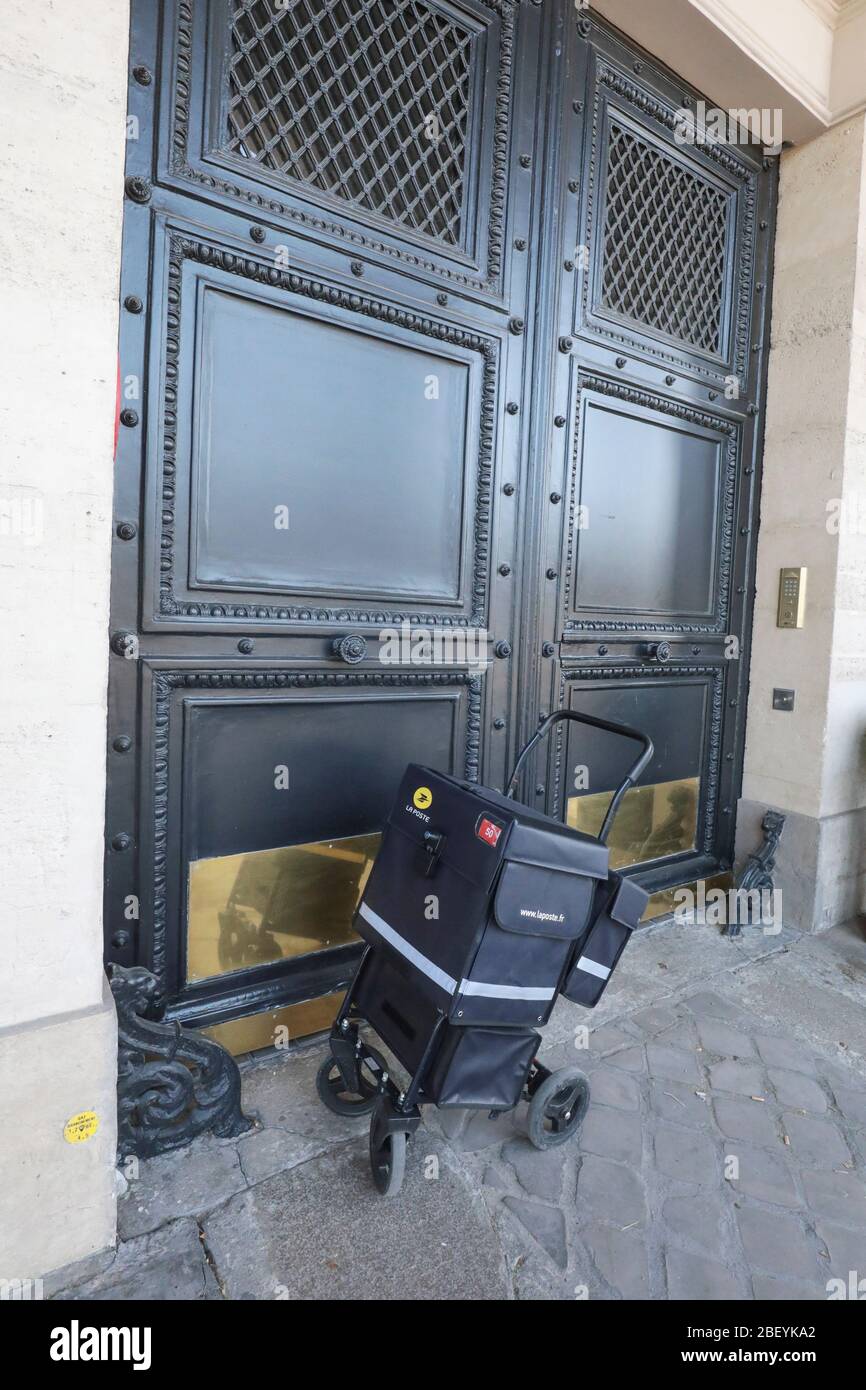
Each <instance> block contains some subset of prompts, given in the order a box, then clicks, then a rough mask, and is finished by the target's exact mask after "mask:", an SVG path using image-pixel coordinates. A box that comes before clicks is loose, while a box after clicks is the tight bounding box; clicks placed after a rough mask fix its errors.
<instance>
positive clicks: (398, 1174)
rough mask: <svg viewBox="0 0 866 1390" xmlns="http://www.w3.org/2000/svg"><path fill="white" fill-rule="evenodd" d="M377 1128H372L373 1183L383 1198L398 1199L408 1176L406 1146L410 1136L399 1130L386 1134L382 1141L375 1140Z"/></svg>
mask: <svg viewBox="0 0 866 1390" xmlns="http://www.w3.org/2000/svg"><path fill="white" fill-rule="evenodd" d="M375 1130H376V1126H375V1124H372V1125H371V1126H370V1168H371V1169H372V1173H373V1182H374V1183H375V1184H376V1189H377V1191H378V1192H380V1193H381V1194H382V1196H383V1197H396V1196H397V1193H398V1192H399V1191H400V1188H401V1187H402V1186H403V1178H404V1177H405V1175H406V1146H407V1144H408V1142H409V1134H408V1131H407V1130H405V1129H398V1130H395V1131H393V1132H392V1133H391V1134H386V1135H385V1137H384V1138H383V1139H381V1140H378V1139H375V1138H374V1137H373V1136H374V1134H375Z"/></svg>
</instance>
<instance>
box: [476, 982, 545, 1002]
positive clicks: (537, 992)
mask: <svg viewBox="0 0 866 1390" xmlns="http://www.w3.org/2000/svg"><path fill="white" fill-rule="evenodd" d="M460 993H461V994H478V995H481V996H482V997H483V998H484V999H552V998H553V996H554V994H555V993H556V990H555V989H545V988H544V987H543V986H541V985H537V986H536V985H485V984H482V983H481V981H479V980H462V981H461V983H460Z"/></svg>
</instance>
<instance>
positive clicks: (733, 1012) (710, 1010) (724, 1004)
mask: <svg viewBox="0 0 866 1390" xmlns="http://www.w3.org/2000/svg"><path fill="white" fill-rule="evenodd" d="M683 1004H684V1006H685V1007H686V1008H687V1009H688V1010H689V1012H690V1013H693V1014H694V1015H695V1017H696V1018H726V1019H729V1020H730V1022H731V1023H737V1022H738V1021H740V1020H741V1019H742V1018H743V1013H744V1011H743V1010H742V1009H741V1008H740V1007H739V1006H738V1005H737V1004H732V1003H731V1001H730V1000H729V999H723V998H722V997H721V995H718V994H712V993H710V992H708V991H703V990H701V991H699V992H698V993H697V994H692V995H691V996H690V997H689V998H688V999H684V1000H683Z"/></svg>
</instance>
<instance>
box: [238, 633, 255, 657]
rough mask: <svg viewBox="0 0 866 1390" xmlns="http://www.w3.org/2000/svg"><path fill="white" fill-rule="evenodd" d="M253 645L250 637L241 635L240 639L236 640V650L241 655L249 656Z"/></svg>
mask: <svg viewBox="0 0 866 1390" xmlns="http://www.w3.org/2000/svg"><path fill="white" fill-rule="evenodd" d="M254 646H255V642H254V641H253V639H252V638H251V637H242V638H241V640H240V641H239V642H238V651H239V652H240V653H241V655H242V656H249V654H250V652H251V651H252V650H253V647H254Z"/></svg>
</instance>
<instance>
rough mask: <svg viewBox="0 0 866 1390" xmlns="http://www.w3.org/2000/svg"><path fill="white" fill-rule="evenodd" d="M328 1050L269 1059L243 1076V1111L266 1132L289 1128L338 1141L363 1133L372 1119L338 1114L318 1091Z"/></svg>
mask: <svg viewBox="0 0 866 1390" xmlns="http://www.w3.org/2000/svg"><path fill="white" fill-rule="evenodd" d="M324 1055H325V1049H324V1047H322V1048H316V1049H314V1050H313V1051H311V1052H300V1053H286V1054H285V1055H282V1056H280V1055H277V1054H275V1055H274V1057H273V1058H272V1057H270V1056H268V1059H267V1060H266V1061H260V1062H258V1063H257V1065H256V1066H255V1067H251V1068H249V1069H248V1070H246V1071H244V1072H243V1073H242V1078H241V1080H242V1096H243V1108H244V1110H245V1112H246V1113H247V1114H256V1115H257V1116H258V1117H259V1119H260V1121H261V1123H262V1125H263V1126H264V1127H265V1128H266V1129H285V1130H289V1131H290V1132H291V1133H293V1134H302V1135H305V1136H306V1137H307V1138H310V1139H325V1140H328V1141H337V1140H340V1139H350V1138H352V1137H354V1136H357V1135H359V1134H363V1133H364V1131H365V1130H366V1129H368V1128H369V1124H370V1117H369V1115H365V1116H357V1117H356V1116H343V1115H335V1114H333V1112H332V1111H330V1110H328V1109H326V1108H325V1106H324V1105H323V1104H322V1102H321V1101H320V1100H319V1095H318V1092H317V1090H316V1072H317V1071H318V1070H319V1066H320V1065H321V1061H322V1058H323V1057H324Z"/></svg>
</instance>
